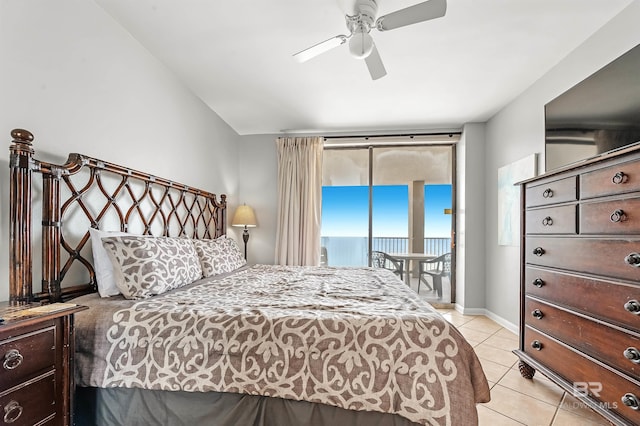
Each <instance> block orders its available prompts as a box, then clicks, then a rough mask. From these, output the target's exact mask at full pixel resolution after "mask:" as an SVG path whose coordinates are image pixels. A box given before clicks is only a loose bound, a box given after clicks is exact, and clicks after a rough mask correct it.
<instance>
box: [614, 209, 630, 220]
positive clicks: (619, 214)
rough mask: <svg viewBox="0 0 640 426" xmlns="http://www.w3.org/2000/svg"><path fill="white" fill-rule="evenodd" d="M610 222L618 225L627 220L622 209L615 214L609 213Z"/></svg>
mask: <svg viewBox="0 0 640 426" xmlns="http://www.w3.org/2000/svg"><path fill="white" fill-rule="evenodd" d="M610 219H611V222H613V223H619V222H624V221H625V220H627V214H626V213H625V212H624V210H622V209H618V210H616V211H615V212H613V213H611V217H610Z"/></svg>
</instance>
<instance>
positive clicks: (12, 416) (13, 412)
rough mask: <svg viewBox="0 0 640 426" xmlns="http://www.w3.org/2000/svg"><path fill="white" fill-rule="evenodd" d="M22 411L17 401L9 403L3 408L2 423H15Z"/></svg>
mask: <svg viewBox="0 0 640 426" xmlns="http://www.w3.org/2000/svg"><path fill="white" fill-rule="evenodd" d="M22 410H23V408H22V407H21V406H20V404H18V402H17V401H9V403H8V404H7V405H5V406H4V418H3V420H4V422H5V423H7V424H11V423H13V422H15V421H16V420H18V419H19V418H20V416H21V415H22Z"/></svg>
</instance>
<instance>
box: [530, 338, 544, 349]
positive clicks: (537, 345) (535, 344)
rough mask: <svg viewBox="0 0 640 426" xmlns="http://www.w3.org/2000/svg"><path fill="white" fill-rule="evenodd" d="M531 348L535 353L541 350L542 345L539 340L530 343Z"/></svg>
mask: <svg viewBox="0 0 640 426" xmlns="http://www.w3.org/2000/svg"><path fill="white" fill-rule="evenodd" d="M531 347H532V348H533V349H535V350H536V351H539V350H542V343H541V342H540V341H539V340H534V341H533V342H531Z"/></svg>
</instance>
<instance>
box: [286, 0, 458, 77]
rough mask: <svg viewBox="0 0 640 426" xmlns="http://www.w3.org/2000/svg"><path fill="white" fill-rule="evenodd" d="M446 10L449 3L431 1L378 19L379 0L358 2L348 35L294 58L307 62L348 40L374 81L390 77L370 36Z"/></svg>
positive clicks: (349, 16) (437, 16)
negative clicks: (375, 30)
mask: <svg viewBox="0 0 640 426" xmlns="http://www.w3.org/2000/svg"><path fill="white" fill-rule="evenodd" d="M446 11H447V1H446V0H428V1H425V2H422V3H418V4H416V5H413V6H409V7H406V8H404V9H400V10H397V11H395V12H392V13H389V14H387V15H383V16H380V17H379V18H378V19H376V13H377V12H378V5H377V3H376V0H357V1H356V6H355V12H356V14H355V15H346V16H345V19H346V21H347V29H348V30H349V35H337V36H335V37H332V38H330V39H328V40H325V41H323V42H320V43H318V44H316V45H314V46H311V47H309V48H308V49H304V50H302V51H300V52H298V53H296V54H295V55H293V57H294V58H295V59H296V60H298V62H305V61H307V60H309V59H311V58H313V57H316V56H318V55H320V54H321V53H324V52H327V51H329V50H331V49H333V48H334V47H337V46H340V45H341V44H344V43H346V42H347V40H348V41H349V52H351V55H352V56H353V57H355V58H357V59H364V60H365V62H366V64H367V68H368V70H369V74H371V78H372V79H373V80H377V79H379V78H381V77H384V76H385V75H387V71H386V70H385V68H384V64H383V63H382V59H381V58H380V54H379V53H378V49H376V45H375V44H374V42H373V38H372V37H371V35H370V34H369V33H370V32H371V30H372V29H373V28H375V29H377V30H378V31H388V30H393V29H396V28H400V27H405V26H407V25H411V24H417V23H419V22H424V21H428V20H430V19H435V18H440V17H442V16H444V14H445V12H446Z"/></svg>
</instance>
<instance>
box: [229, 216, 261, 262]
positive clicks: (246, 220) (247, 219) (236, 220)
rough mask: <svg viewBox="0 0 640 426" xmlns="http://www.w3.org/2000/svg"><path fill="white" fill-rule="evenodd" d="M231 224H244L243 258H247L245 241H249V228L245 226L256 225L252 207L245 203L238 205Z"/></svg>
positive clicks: (253, 226) (252, 226) (251, 226)
mask: <svg viewBox="0 0 640 426" xmlns="http://www.w3.org/2000/svg"><path fill="white" fill-rule="evenodd" d="M231 226H244V232H243V233H242V240H243V241H244V258H245V260H246V259H247V242H248V241H249V230H248V229H247V228H255V227H256V226H257V222H256V214H255V213H254V212H253V209H252V208H251V207H249V206H247V205H246V204H243V205H241V206H239V207H238V208H237V209H236V212H235V214H234V215H233V220H232V221H231Z"/></svg>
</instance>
